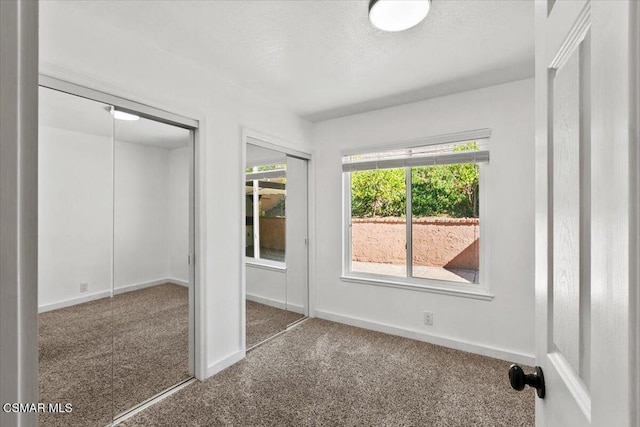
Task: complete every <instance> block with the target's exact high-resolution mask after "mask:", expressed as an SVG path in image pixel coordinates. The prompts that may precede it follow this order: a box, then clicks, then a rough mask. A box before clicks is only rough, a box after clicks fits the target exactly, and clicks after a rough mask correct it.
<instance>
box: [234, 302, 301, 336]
mask: <svg viewBox="0 0 640 427" xmlns="http://www.w3.org/2000/svg"><path fill="white" fill-rule="evenodd" d="M303 317H304V315H302V314H298V313H294V312H293V311H287V310H281V309H279V308H275V307H271V306H268V305H265V304H259V303H257V302H254V301H249V300H247V336H246V340H247V348H251V347H253V346H254V345H256V344H259V343H261V342H262V341H264V340H266V339H267V338H269V337H272V336H273V335H275V334H277V333H278V332H282V331H284V330H285V329H286V328H287V326H288V325H290V324H291V323H293V322H295V321H296V320H300V319H302V318H303Z"/></svg>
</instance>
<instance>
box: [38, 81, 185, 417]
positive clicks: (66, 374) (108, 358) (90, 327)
mask: <svg viewBox="0 0 640 427" xmlns="http://www.w3.org/2000/svg"><path fill="white" fill-rule="evenodd" d="M39 132H40V136H39V178H38V184H39V195H38V215H39V224H38V233H39V237H38V246H39V248H38V264H39V266H38V306H39V351H40V353H39V359H40V373H39V375H40V401H42V402H58V403H70V404H71V405H72V406H73V411H71V412H69V413H64V414H60V413H58V414H41V415H40V418H39V423H40V425H44V426H46V425H77V426H94V425H95V426H104V425H109V424H111V423H112V422H113V420H114V419H117V418H118V417H119V416H121V415H123V414H125V413H127V412H128V411H130V410H131V409H132V408H135V407H136V406H138V405H140V404H142V403H144V402H145V401H147V400H148V399H151V398H153V397H155V396H157V395H159V394H161V393H163V392H164V391H166V390H167V389H170V388H172V387H174V386H175V385H177V384H180V383H182V382H184V381H186V380H188V379H189V378H191V377H192V376H193V360H194V359H193V355H194V351H193V345H194V335H193V330H194V328H193V318H192V315H193V312H194V311H193V305H194V293H193V280H192V277H193V273H192V271H193V270H192V268H193V266H192V265H191V263H190V259H191V257H190V256H189V255H190V254H193V232H192V231H190V230H193V222H192V218H193V211H192V206H193V203H192V194H193V130H190V129H185V128H182V127H178V126H173V125H169V124H166V123H162V122H160V121H156V120H151V119H150V118H144V117H141V115H137V114H134V113H133V112H132V111H122V110H119V109H118V108H117V107H115V108H114V106H112V105H108V104H104V103H100V102H97V101H93V100H90V99H85V98H82V97H79V96H75V95H71V94H69V93H64V92H59V91H56V90H52V89H47V88H41V89H40V126H39Z"/></svg>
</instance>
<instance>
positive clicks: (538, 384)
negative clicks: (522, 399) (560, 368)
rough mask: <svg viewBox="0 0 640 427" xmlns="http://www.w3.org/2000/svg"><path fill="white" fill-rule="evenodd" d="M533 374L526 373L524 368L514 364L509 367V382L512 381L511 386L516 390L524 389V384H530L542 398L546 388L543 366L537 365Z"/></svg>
mask: <svg viewBox="0 0 640 427" xmlns="http://www.w3.org/2000/svg"><path fill="white" fill-rule="evenodd" d="M534 369H535V371H534V373H533V374H525V373H524V370H523V369H522V368H521V367H520V366H518V365H516V364H513V365H511V367H510V368H509V382H510V383H511V387H513V388H514V389H515V390H518V391H521V390H524V386H525V385H528V386H529V387H533V388H535V389H536V393H537V394H538V397H539V398H540V399H544V395H545V388H544V375H543V374H542V368H541V367H540V366H536V367H535V368H534Z"/></svg>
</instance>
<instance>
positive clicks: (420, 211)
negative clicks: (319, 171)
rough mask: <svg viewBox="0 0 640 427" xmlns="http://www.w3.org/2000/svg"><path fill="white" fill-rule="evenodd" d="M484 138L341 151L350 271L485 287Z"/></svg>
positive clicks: (372, 276) (425, 282)
mask: <svg viewBox="0 0 640 427" xmlns="http://www.w3.org/2000/svg"><path fill="white" fill-rule="evenodd" d="M484 135H485V134H483V136H484ZM487 137H488V131H486V136H485V137H484V138H473V139H471V138H465V139H463V140H461V139H456V140H455V141H454V142H444V143H443V142H442V141H438V142H439V143H435V144H434V143H423V144H422V145H419V144H416V143H413V144H412V145H411V146H410V147H403V148H393V149H389V150H378V151H375V152H361V153H356V154H349V155H344V156H343V159H342V163H343V171H344V181H345V225H346V229H345V239H346V241H345V243H346V244H345V252H347V253H345V267H344V270H345V275H347V276H349V277H359V278H365V279H366V278H370V279H385V278H386V279H390V280H393V281H395V282H401V283H409V284H412V285H419V286H429V285H438V286H445V287H447V286H449V287H457V288H460V287H462V288H467V289H472V288H474V287H475V288H477V287H478V285H481V275H480V273H481V245H480V224H481V206H482V204H483V198H482V196H483V192H482V191H481V174H482V173H483V171H484V170H486V169H485V167H484V166H483V164H485V163H487V162H488V161H489V151H488V139H487ZM452 139H453V138H452Z"/></svg>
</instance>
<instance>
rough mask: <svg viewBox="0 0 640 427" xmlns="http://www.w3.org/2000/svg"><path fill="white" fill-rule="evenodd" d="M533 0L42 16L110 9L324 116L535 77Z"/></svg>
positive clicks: (243, 80) (161, 41) (299, 108)
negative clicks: (421, 13)
mask: <svg viewBox="0 0 640 427" xmlns="http://www.w3.org/2000/svg"><path fill="white" fill-rule="evenodd" d="M533 3H534V2H533V1H529V0H521V1H519V0H498V1H492V0H466V1H457V0H433V6H432V10H431V12H430V14H429V15H428V16H427V18H426V20H425V21H424V22H422V23H421V24H419V25H418V26H416V27H414V28H412V29H410V30H408V31H405V32H401V33H385V32H382V31H379V30H377V29H375V28H373V27H372V26H371V25H370V23H369V20H368V17H367V8H368V0H353V1H349V0H328V1H294V0H284V1H276V0H267V1H242V0H240V1H238V0H236V1H153V0H150V1H127V2H122V1H107V2H105V1H72V2H43V3H42V5H41V21H43V22H45V24H46V27H47V28H52V29H54V30H55V28H56V27H55V25H56V24H57V25H64V23H63V22H59V23H58V22H57V21H55V22H54V20H55V17H56V16H58V17H59V16H61V15H67V16H74V17H76V19H77V18H78V17H81V19H87V20H91V19H99V20H100V21H102V22H103V23H105V22H106V23H108V24H109V25H112V26H113V27H115V28H121V29H124V30H127V31H130V32H133V33H135V34H136V35H138V36H139V37H142V38H145V39H147V40H150V41H152V42H153V43H155V44H156V45H158V46H159V47H160V48H162V49H165V50H168V51H171V52H173V53H175V54H178V55H182V56H184V57H186V58H188V59H190V60H192V61H195V62H197V63H199V64H200V65H202V66H203V67H207V68H209V69H214V70H216V72H218V73H220V74H222V75H224V76H226V77H228V78H231V79H233V80H235V81H237V82H238V83H239V84H241V85H242V86H244V87H246V88H247V89H249V90H252V91H254V92H257V93H259V94H261V95H263V96H264V97H266V98H269V99H271V100H273V101H276V102H278V103H280V104H282V105H283V106H284V107H285V108H288V109H290V110H291V111H293V112H295V113H297V114H299V115H301V116H303V117H306V118H308V119H310V120H312V121H318V120H323V119H327V118H332V117H338V116H342V115H347V114H352V113H357V112H362V111H368V110H372V109H377V108H382V107H386V106H391V105H397V104H401V103H405V102H411V101H417V100H420V99H426V98H429V97H434V96H440V95H444V94H448V93H454V92H459V91H463V90H469V89H475V88H478V87H483V86H488V85H492V84H499V83H504V82H508V81H513V80H518V79H522V78H527V77H532V76H533V72H534V36H533V33H534V31H533V28H534V5H533ZM53 8H56V9H57V10H56V11H55V12H57V13H52V12H54V10H53ZM60 11H62V12H63V13H59V12H60ZM67 12H68V13H67ZM48 19H49V20H50V21H47V20H48ZM104 37H109V35H108V34H104Z"/></svg>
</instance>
